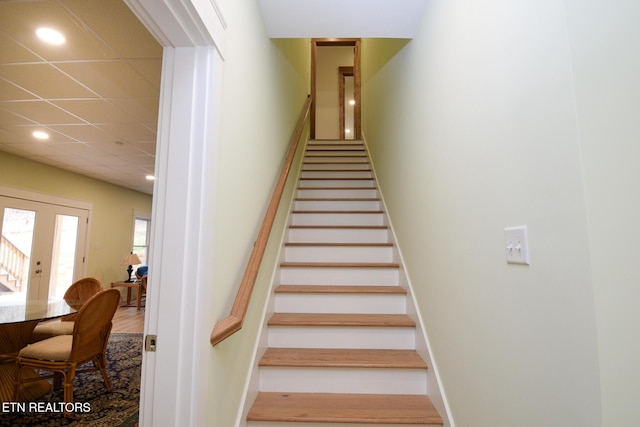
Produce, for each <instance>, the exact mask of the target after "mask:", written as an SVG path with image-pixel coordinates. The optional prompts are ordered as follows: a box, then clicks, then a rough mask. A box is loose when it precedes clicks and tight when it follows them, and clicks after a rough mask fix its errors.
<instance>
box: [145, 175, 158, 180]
mask: <svg viewBox="0 0 640 427" xmlns="http://www.w3.org/2000/svg"><path fill="white" fill-rule="evenodd" d="M145 178H146V179H147V181H153V180H154V179H156V177H155V176H153V175H147V176H145Z"/></svg>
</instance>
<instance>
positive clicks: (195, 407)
mask: <svg viewBox="0 0 640 427" xmlns="http://www.w3.org/2000/svg"><path fill="white" fill-rule="evenodd" d="M125 3H126V4H127V6H129V8H130V9H131V10H132V11H133V13H134V14H135V15H136V16H137V18H138V19H139V20H140V21H141V22H142V24H143V25H145V26H146V27H147V29H148V30H149V32H150V33H151V34H152V35H153V36H154V38H155V39H156V40H157V41H158V42H159V43H160V44H161V45H162V46H163V55H162V82H161V88H160V112H159V121H158V135H157V146H156V166H155V170H156V173H155V176H157V177H158V179H156V180H155V181H154V189H153V207H152V221H151V247H150V248H149V251H150V254H149V255H150V260H149V265H150V266H151V270H150V273H149V281H148V286H149V289H148V292H147V306H146V310H145V322H144V334H145V335H146V336H150V335H156V336H157V341H156V346H155V347H154V349H153V350H152V351H144V352H143V357H142V378H141V385H140V418H139V425H140V426H141V427H151V426H154V425H194V426H195V425H206V424H207V420H208V411H209V399H210V396H209V393H208V391H209V386H210V384H209V382H210V378H209V372H210V364H211V357H212V356H211V354H212V348H211V344H210V343H209V335H210V333H211V325H213V324H214V323H215V320H214V319H213V318H212V315H211V304H212V301H213V298H214V297H213V287H212V286H211V274H212V273H211V259H212V258H213V242H214V241H215V239H214V234H215V233H214V227H213V226H211V224H212V223H215V211H216V209H215V207H216V206H215V200H216V197H215V195H216V188H217V171H218V162H217V150H218V145H219V132H220V121H221V112H222V108H221V100H222V65H223V63H224V45H225V43H224V39H225V31H226V23H225V20H224V18H223V16H222V13H221V10H220V8H219V6H218V4H217V2H216V0H208V1H196V0H179V1H168V0H160V1H158V0H125ZM153 266H155V267H153Z"/></svg>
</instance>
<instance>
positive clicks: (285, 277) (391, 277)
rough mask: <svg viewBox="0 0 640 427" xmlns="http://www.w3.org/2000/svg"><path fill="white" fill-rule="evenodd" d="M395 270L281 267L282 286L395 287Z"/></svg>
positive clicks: (396, 270) (396, 276)
mask: <svg viewBox="0 0 640 427" xmlns="http://www.w3.org/2000/svg"><path fill="white" fill-rule="evenodd" d="M398 279H399V271H398V269H397V268H333V267H324V268H310V267H281V268H280V284H282V285H389V286H393V285H397V284H398Z"/></svg>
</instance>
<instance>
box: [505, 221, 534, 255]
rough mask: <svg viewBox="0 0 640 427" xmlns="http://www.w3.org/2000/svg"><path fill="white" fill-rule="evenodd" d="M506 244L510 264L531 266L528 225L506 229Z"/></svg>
mask: <svg viewBox="0 0 640 427" xmlns="http://www.w3.org/2000/svg"><path fill="white" fill-rule="evenodd" d="M504 243H505V250H506V255H507V262H508V263H509V264H526V265H529V238H528V233H527V226H526V225H523V226H520V227H507V228H505V229H504Z"/></svg>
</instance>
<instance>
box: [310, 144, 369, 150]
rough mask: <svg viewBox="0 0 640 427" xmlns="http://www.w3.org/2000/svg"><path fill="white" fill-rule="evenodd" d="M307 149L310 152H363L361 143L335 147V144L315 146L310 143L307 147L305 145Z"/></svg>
mask: <svg viewBox="0 0 640 427" xmlns="http://www.w3.org/2000/svg"><path fill="white" fill-rule="evenodd" d="M307 148H308V149H311V150H332V151H339V150H364V144H361V143H353V144H351V143H347V144H340V145H336V144H322V143H320V144H317V143H310V144H309V145H307Z"/></svg>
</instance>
